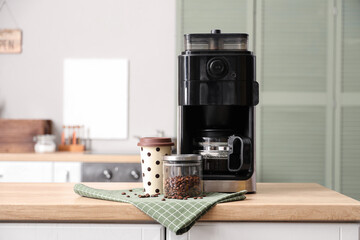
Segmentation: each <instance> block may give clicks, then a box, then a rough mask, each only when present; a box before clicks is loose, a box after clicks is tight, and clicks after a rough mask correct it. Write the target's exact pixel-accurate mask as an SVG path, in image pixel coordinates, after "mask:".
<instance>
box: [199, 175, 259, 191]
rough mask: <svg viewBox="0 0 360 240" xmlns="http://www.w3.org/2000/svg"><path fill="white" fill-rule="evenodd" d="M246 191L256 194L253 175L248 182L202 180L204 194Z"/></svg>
mask: <svg viewBox="0 0 360 240" xmlns="http://www.w3.org/2000/svg"><path fill="white" fill-rule="evenodd" d="M241 190H246V191H248V193H255V192H256V179H255V174H254V175H253V176H252V177H251V178H249V179H248V180H239V181H235V180H231V181H228V180H204V191H205V192H239V191H241Z"/></svg>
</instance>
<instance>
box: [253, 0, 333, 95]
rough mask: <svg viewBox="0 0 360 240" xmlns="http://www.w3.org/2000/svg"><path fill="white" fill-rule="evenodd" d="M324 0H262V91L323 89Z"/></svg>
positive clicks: (324, 75)
mask: <svg viewBox="0 0 360 240" xmlns="http://www.w3.org/2000/svg"><path fill="white" fill-rule="evenodd" d="M327 2H328V1H326V0H301V1H289V0H271V1H270V0H263V1H262V4H263V8H262V13H259V14H262V22H261V29H262V39H257V41H261V42H262V44H261V45H262V46H261V48H262V52H263V54H262V56H261V57H262V59H260V61H262V69H261V71H262V76H263V79H261V82H262V84H263V86H262V87H263V89H262V90H264V91H298V92H325V91H326V80H327V74H326V72H327V61H328V56H327V55H328V54H327V48H328V38H327V36H328V16H327V13H328V6H327Z"/></svg>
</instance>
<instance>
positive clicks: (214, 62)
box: [207, 58, 227, 78]
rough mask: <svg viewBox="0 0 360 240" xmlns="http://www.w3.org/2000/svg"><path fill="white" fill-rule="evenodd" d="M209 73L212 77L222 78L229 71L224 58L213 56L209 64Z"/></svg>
mask: <svg viewBox="0 0 360 240" xmlns="http://www.w3.org/2000/svg"><path fill="white" fill-rule="evenodd" d="M207 68H208V74H209V75H210V76H211V77H215V78H220V77H223V76H225V75H226V73H227V64H226V62H225V61H224V60H223V59H220V58H213V59H210V61H209V62H208V64H207Z"/></svg>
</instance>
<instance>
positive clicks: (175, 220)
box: [74, 184, 246, 235]
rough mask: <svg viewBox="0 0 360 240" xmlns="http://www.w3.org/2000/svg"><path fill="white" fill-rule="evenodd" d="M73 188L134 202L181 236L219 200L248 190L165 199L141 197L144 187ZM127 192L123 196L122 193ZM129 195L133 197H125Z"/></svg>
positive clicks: (93, 195)
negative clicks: (194, 197) (184, 198)
mask: <svg viewBox="0 0 360 240" xmlns="http://www.w3.org/2000/svg"><path fill="white" fill-rule="evenodd" d="M74 191H75V192H76V193H77V194H79V195H80V196H83V197H89V198H97V199H103V200H110V201H116V202H125V203H131V204H132V205H134V206H135V207H137V208H138V209H140V210H141V211H143V212H144V213H145V214H147V215H148V216H150V217H151V218H153V219H154V220H155V221H157V222H159V223H160V224H161V225H163V226H165V227H166V228H168V229H170V230H171V231H173V232H175V233H176V235H181V234H183V233H185V232H187V231H189V229H190V228H191V227H192V226H193V225H194V224H195V222H196V221H197V220H198V219H199V218H200V217H201V216H203V215H204V214H205V213H206V212H207V211H209V210H210V209H211V208H212V207H213V206H215V205H216V204H217V203H223V202H231V201H239V200H244V199H245V193H246V190H244V191H240V192H236V193H217V192H211V193H205V194H206V197H204V198H202V199H193V198H189V199H187V200H178V199H166V201H161V199H162V198H163V195H159V197H150V198H139V197H138V196H137V195H139V194H142V195H143V194H144V193H143V189H142V188H135V189H131V191H130V189H129V190H103V189H95V188H90V187H88V186H85V185H83V184H76V185H75V186H74ZM124 192H125V193H126V194H125V195H122V193H124ZM127 195H129V196H130V197H126V196H127Z"/></svg>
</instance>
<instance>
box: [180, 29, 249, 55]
mask: <svg viewBox="0 0 360 240" xmlns="http://www.w3.org/2000/svg"><path fill="white" fill-rule="evenodd" d="M184 38H185V41H184V43H185V51H188V50H189V51H192V50H196V51H202V50H203V51H209V50H210V51H211V50H214V51H216V50H240V51H247V43H248V34H246V33H221V30H219V29H214V30H211V33H191V34H185V35H184Z"/></svg>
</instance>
